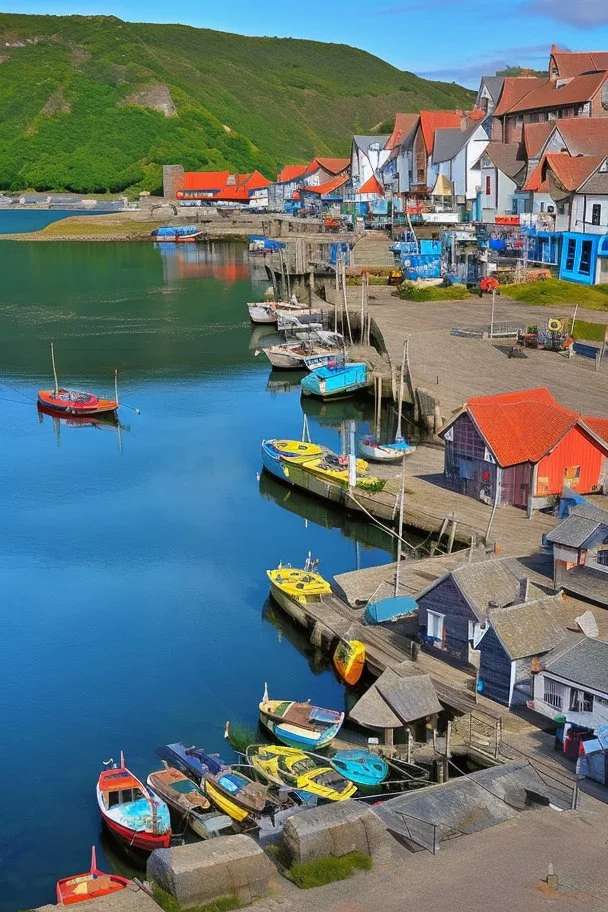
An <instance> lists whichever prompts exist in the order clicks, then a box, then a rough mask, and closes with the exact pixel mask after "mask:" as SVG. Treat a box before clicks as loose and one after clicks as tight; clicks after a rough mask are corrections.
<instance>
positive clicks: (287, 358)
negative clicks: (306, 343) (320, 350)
mask: <svg viewBox="0 0 608 912" xmlns="http://www.w3.org/2000/svg"><path fill="white" fill-rule="evenodd" d="M262 351H263V352H264V354H265V355H266V357H267V358H268V360H269V361H270V363H271V364H272V366H273V367H276V368H277V369H278V370H304V367H305V366H304V363H303V361H302V358H301V357H297V356H295V355H291V354H290V353H289V352H287V351H276V350H273V349H271V348H264V349H262Z"/></svg>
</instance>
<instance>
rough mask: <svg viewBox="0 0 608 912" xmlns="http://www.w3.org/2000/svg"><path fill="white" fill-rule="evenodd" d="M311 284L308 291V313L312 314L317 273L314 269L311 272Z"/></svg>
mask: <svg viewBox="0 0 608 912" xmlns="http://www.w3.org/2000/svg"><path fill="white" fill-rule="evenodd" d="M309 282H310V287H309V289H308V313H312V296H313V292H314V290H315V271H314V269H311V270H310V273H309Z"/></svg>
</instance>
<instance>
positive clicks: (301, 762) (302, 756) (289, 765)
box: [247, 744, 357, 801]
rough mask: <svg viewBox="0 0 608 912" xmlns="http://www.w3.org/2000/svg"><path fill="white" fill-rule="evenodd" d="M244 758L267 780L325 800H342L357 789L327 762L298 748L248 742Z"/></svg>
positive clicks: (349, 796) (350, 796) (350, 795)
mask: <svg viewBox="0 0 608 912" xmlns="http://www.w3.org/2000/svg"><path fill="white" fill-rule="evenodd" d="M247 760H248V762H249V763H250V764H251V765H252V766H253V768H254V769H255V770H257V772H258V773H260V774H261V775H262V776H263V777H264V778H265V779H267V780H268V781H269V782H272V783H274V784H275V785H278V786H285V787H286V788H289V789H295V790H297V791H300V792H308V793H310V794H311V795H316V796H317V797H319V798H324V799H325V800H326V801H345V800H346V799H348V798H352V796H353V795H354V794H355V792H356V791H357V789H356V787H355V786H354V785H353V783H352V782H349V781H348V779H347V778H345V777H344V776H342V775H341V774H340V773H339V772H337V770H336V769H334V768H332V766H330V765H329V764H328V763H327V761H323V760H321V759H320V758H315V757H311V756H310V754H306V753H305V752H304V751H302V750H299V749H298V748H293V747H275V746H274V745H266V744H251V745H250V746H249V747H248V748H247Z"/></svg>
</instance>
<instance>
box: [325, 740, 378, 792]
mask: <svg viewBox="0 0 608 912" xmlns="http://www.w3.org/2000/svg"><path fill="white" fill-rule="evenodd" d="M328 760H329V762H330V763H331V765H332V766H333V767H334V769H335V770H337V771H338V772H339V773H341V774H342V775H343V776H345V777H346V778H347V779H350V780H351V781H352V782H356V783H357V785H380V783H381V782H383V781H384V780H385V779H386V777H387V775H388V763H387V762H386V760H384V759H383V758H382V757H380V756H378V754H374V753H373V752H372V751H367V750H359V749H358V748H355V749H354V750H340V751H335V752H334V754H333V755H332V756H331V757H328Z"/></svg>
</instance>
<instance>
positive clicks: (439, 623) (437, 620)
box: [426, 611, 445, 643]
mask: <svg viewBox="0 0 608 912" xmlns="http://www.w3.org/2000/svg"><path fill="white" fill-rule="evenodd" d="M431 618H432V623H433V629H434V630H435V629H436V630H438V631H439V633H438V634H436V633H434V632H431ZM444 621H445V614H440V613H439V612H438V611H427V613H426V635H427V637H432V638H433V639H434V640H439V641H440V642H441V643H443V634H444Z"/></svg>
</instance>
